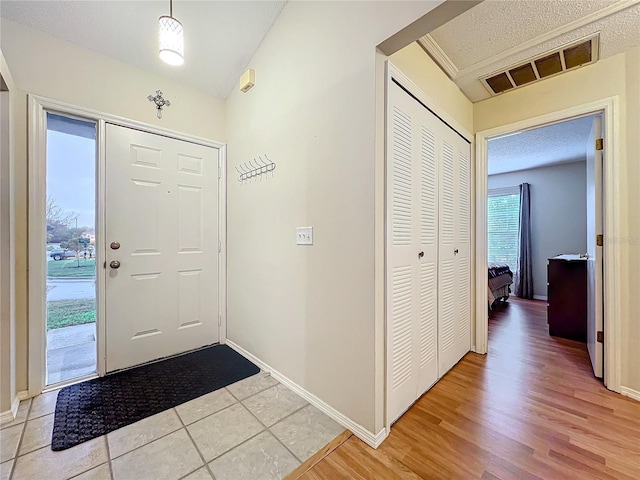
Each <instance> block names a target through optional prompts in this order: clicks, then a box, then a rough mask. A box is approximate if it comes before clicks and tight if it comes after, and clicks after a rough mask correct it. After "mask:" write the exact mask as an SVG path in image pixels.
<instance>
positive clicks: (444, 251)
mask: <svg viewBox="0 0 640 480" xmlns="http://www.w3.org/2000/svg"><path fill="white" fill-rule="evenodd" d="M437 134H438V141H439V145H438V148H439V150H440V152H441V154H440V182H439V183H440V215H439V220H440V221H439V224H440V225H439V240H440V242H439V247H438V278H439V294H438V363H439V367H438V376H439V377H442V376H443V375H444V374H445V373H447V372H448V371H449V370H450V369H451V367H453V366H454V365H455V364H456V363H458V361H459V360H460V359H461V358H462V357H463V356H464V355H465V354H466V353H467V352H468V351H469V350H470V347H471V270H470V268H471V265H470V249H471V248H470V233H471V232H470V225H471V209H470V205H471V162H470V158H471V146H470V144H469V143H468V142H467V141H466V140H464V139H463V138H462V137H460V135H458V134H457V133H456V132H455V131H454V130H452V129H451V128H450V127H448V126H447V125H445V124H444V123H440V124H439V125H438V126H437Z"/></svg>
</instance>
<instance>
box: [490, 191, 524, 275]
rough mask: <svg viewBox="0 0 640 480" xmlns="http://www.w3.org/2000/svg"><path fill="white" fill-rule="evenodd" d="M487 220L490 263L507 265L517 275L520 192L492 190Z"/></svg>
mask: <svg viewBox="0 0 640 480" xmlns="http://www.w3.org/2000/svg"><path fill="white" fill-rule="evenodd" d="M487 220H488V224H487V230H488V246H489V248H488V255H489V256H488V260H489V262H491V263H502V264H504V263H506V264H507V265H509V268H511V271H512V272H514V273H515V272H516V270H517V267H518V223H519V220H520V193H519V191H515V192H505V191H504V190H503V191H495V192H492V191H491V190H490V191H489V199H488V207H487Z"/></svg>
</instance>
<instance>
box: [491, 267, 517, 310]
mask: <svg viewBox="0 0 640 480" xmlns="http://www.w3.org/2000/svg"><path fill="white" fill-rule="evenodd" d="M512 283H513V272H512V271H511V269H510V268H509V265H506V264H503V263H489V290H488V292H489V293H488V298H487V300H488V301H489V309H491V307H492V306H493V305H494V304H495V303H496V302H499V301H502V302H506V301H507V299H508V298H509V293H511V284H512Z"/></svg>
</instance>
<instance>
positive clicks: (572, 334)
mask: <svg viewBox="0 0 640 480" xmlns="http://www.w3.org/2000/svg"><path fill="white" fill-rule="evenodd" d="M547 319H548V321H549V335H553V336H554V337H562V338H570V339H571V340H578V341H580V342H586V341H587V260H586V259H584V258H580V256H579V255H570V254H565V255H558V256H557V257H553V258H550V259H549V260H548V262H547Z"/></svg>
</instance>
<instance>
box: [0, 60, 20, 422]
mask: <svg viewBox="0 0 640 480" xmlns="http://www.w3.org/2000/svg"><path fill="white" fill-rule="evenodd" d="M0 73H1V74H2V78H3V79H4V81H5V83H6V86H7V88H8V90H9V91H4V92H2V93H0V115H1V116H2V118H1V119H0V413H4V412H7V411H8V410H10V409H11V405H12V402H13V400H14V398H15V395H16V387H15V383H16V382H15V353H16V352H15V350H16V349H15V330H16V325H15V310H14V308H15V306H14V305H15V302H14V291H15V268H14V240H13V231H14V214H13V191H12V190H13V182H12V178H13V170H14V154H13V143H14V142H13V136H14V131H15V123H14V122H13V115H12V112H13V110H14V103H15V102H14V100H15V98H16V96H17V95H18V90H17V89H16V86H15V83H14V81H13V77H12V76H11V72H10V71H9V67H8V66H7V63H6V61H5V59H4V55H3V53H2V51H0Z"/></svg>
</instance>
